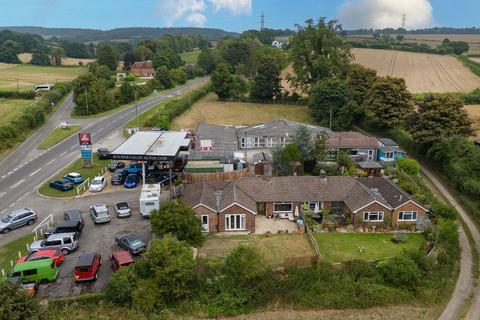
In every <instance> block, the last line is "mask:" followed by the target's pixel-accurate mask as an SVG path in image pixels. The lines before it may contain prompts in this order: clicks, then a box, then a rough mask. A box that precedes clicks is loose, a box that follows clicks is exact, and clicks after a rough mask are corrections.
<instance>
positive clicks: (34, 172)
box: [28, 168, 42, 177]
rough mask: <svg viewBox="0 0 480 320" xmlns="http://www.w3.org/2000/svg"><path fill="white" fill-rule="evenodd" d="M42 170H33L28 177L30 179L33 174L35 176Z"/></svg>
mask: <svg viewBox="0 0 480 320" xmlns="http://www.w3.org/2000/svg"><path fill="white" fill-rule="evenodd" d="M40 170H42V168H40V169H38V170H35V171H33V172H32V173H30V174H29V175H28V176H29V177H31V176H33V175H34V174H36V173H37V172H38V171H40Z"/></svg>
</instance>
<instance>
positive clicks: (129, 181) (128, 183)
mask: <svg viewBox="0 0 480 320" xmlns="http://www.w3.org/2000/svg"><path fill="white" fill-rule="evenodd" d="M139 180H140V177H139V176H138V174H136V173H131V174H129V175H128V176H127V178H126V179H125V181H124V182H123V186H124V187H125V188H136V187H137V185H138V182H139Z"/></svg>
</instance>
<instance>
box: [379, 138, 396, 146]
mask: <svg viewBox="0 0 480 320" xmlns="http://www.w3.org/2000/svg"><path fill="white" fill-rule="evenodd" d="M377 140H378V141H379V142H380V143H381V144H383V145H384V146H385V147H398V146H399V144H398V143H397V142H395V141H393V140H392V139H389V138H377Z"/></svg>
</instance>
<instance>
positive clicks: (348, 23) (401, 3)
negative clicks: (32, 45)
mask: <svg viewBox="0 0 480 320" xmlns="http://www.w3.org/2000/svg"><path fill="white" fill-rule="evenodd" d="M0 4H1V5H2V6H1V7H2V8H4V10H1V11H0V25H1V26H43V27H64V28H67V27H68V28H69V27H75V28H91V29H103V30H107V29H112V28H119V27H171V26H173V27H190V26H191V27H210V28H219V29H224V30H227V31H237V32H241V31H243V30H247V29H258V28H259V27H260V15H261V14H262V12H263V13H264V14H265V26H266V27H268V28H274V29H285V28H290V29H294V28H295V24H296V23H299V24H301V23H303V22H304V21H305V20H306V19H309V18H314V19H316V18H318V17H321V16H325V17H327V18H329V19H338V20H339V21H340V23H342V24H343V26H344V29H353V28H383V27H394V28H396V27H400V26H401V24H402V16H403V15H404V14H405V15H406V18H405V25H406V28H407V29H415V28H422V27H432V26H450V27H472V26H477V27H480V20H479V19H478V13H479V12H480V0H456V1H453V0H75V1H73V0H0ZM7 8H8V9H7Z"/></svg>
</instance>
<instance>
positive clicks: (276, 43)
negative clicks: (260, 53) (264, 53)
mask: <svg viewBox="0 0 480 320" xmlns="http://www.w3.org/2000/svg"><path fill="white" fill-rule="evenodd" d="M288 44H289V42H288V38H275V40H273V42H272V47H274V48H278V49H283V48H284V47H285V46H288Z"/></svg>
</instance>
